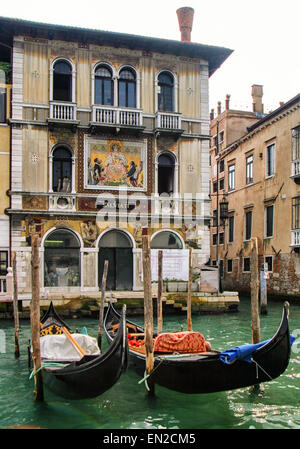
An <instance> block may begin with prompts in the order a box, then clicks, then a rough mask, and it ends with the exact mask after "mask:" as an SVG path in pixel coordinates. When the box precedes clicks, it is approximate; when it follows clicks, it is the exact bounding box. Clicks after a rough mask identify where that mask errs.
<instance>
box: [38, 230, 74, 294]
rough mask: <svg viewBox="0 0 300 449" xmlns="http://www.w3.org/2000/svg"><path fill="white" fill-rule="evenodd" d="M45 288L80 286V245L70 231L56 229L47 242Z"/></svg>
mask: <svg viewBox="0 0 300 449" xmlns="http://www.w3.org/2000/svg"><path fill="white" fill-rule="evenodd" d="M44 246H45V255H44V285H45V287H79V286H80V243H79V241H78V238H77V237H76V235H75V234H74V233H73V232H72V231H69V230H68V229H56V230H55V231H53V232H51V233H50V234H49V235H48V236H47V238H46V240H45V242H44Z"/></svg>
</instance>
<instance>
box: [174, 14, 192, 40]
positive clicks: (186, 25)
mask: <svg viewBox="0 0 300 449" xmlns="http://www.w3.org/2000/svg"><path fill="white" fill-rule="evenodd" d="M176 13H177V17H178V23H179V29H180V32H181V40H182V42H191V32H192V28H193V19H194V10H193V8H189V7H183V8H179V9H177V11H176Z"/></svg>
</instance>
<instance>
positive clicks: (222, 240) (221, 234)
mask: <svg viewBox="0 0 300 449" xmlns="http://www.w3.org/2000/svg"><path fill="white" fill-rule="evenodd" d="M219 244H220V245H224V232H220V234H219Z"/></svg>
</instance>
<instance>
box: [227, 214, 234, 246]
mask: <svg viewBox="0 0 300 449" xmlns="http://www.w3.org/2000/svg"><path fill="white" fill-rule="evenodd" d="M233 239H234V216H233V215H230V216H229V218H228V242H229V243H232V242H233Z"/></svg>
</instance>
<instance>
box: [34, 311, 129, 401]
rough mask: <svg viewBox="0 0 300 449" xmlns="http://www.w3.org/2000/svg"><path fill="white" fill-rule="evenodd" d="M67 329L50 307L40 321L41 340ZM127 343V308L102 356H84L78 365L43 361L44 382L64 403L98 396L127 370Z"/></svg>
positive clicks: (73, 362) (76, 362) (76, 363)
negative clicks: (114, 335)
mask: <svg viewBox="0 0 300 449" xmlns="http://www.w3.org/2000/svg"><path fill="white" fill-rule="evenodd" d="M63 327H64V328H67V329H68V330H70V328H69V327H68V326H67V325H66V324H65V323H64V322H63V321H62V319H61V318H60V317H59V316H58V314H57V313H56V311H55V309H54V307H53V304H52V303H51V305H50V307H49V309H48V311H47V312H46V314H45V315H44V316H43V318H42V319H41V336H43V335H47V334H51V335H53V334H59V333H61V330H60V329H61V328H63ZM127 359H128V342H127V331H126V308H125V307H124V308H123V310H122V314H121V315H119V326H118V332H117V333H116V337H115V338H114V341H113V342H112V344H111V345H109V347H108V348H107V349H106V351H105V352H103V353H102V354H99V355H85V356H83V357H82V358H81V360H79V361H72V362H69V363H68V362H67V361H63V362H62V361H59V360H58V361H56V362H55V361H53V360H48V361H47V360H45V359H42V366H43V371H42V373H43V382H44V383H45V385H46V386H47V388H49V390H51V391H52V392H54V393H55V394H57V395H59V396H61V397H63V398H66V399H86V398H93V397H97V396H99V395H101V394H102V393H104V392H105V391H107V390H108V389H109V388H111V387H112V386H113V385H114V384H115V383H116V382H117V381H118V379H119V377H120V375H121V374H122V372H124V371H125V370H126V367H127Z"/></svg>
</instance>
